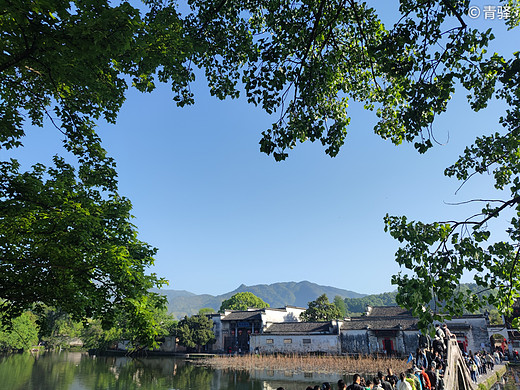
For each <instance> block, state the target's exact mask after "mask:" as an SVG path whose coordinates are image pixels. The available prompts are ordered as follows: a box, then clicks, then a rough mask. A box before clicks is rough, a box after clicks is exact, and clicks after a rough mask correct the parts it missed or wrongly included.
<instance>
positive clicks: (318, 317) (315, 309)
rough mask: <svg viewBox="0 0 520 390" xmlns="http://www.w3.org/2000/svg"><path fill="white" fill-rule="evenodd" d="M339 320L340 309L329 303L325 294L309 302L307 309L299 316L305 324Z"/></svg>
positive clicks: (340, 316)
mask: <svg viewBox="0 0 520 390" xmlns="http://www.w3.org/2000/svg"><path fill="white" fill-rule="evenodd" d="M339 318H342V315H341V311H340V309H339V308H338V307H337V306H336V305H335V304H334V303H330V302H329V298H327V295H325V294H323V295H320V296H319V297H318V298H316V300H315V301H311V302H309V307H308V309H307V310H305V311H304V312H303V313H302V314H300V319H301V320H302V321H305V322H315V321H330V320H337V319H339Z"/></svg>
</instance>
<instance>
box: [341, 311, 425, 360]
mask: <svg viewBox="0 0 520 390" xmlns="http://www.w3.org/2000/svg"><path fill="white" fill-rule="evenodd" d="M417 322H418V321H417V318H415V317H413V316H412V315H411V313H410V312H409V311H407V310H404V309H401V308H400V307H398V306H376V307H372V306H368V307H367V311H366V313H365V315H363V316H361V317H352V318H348V319H345V321H344V322H343V324H342V326H341V349H342V352H343V353H346V354H360V355H369V354H384V355H388V356H390V355H399V356H401V355H408V354H409V353H410V352H411V351H413V352H415V350H416V348H417V347H418V345H419V330H418V327H417Z"/></svg>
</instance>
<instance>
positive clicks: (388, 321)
mask: <svg viewBox="0 0 520 390" xmlns="http://www.w3.org/2000/svg"><path fill="white" fill-rule="evenodd" d="M367 327H368V328H369V329H371V330H392V329H395V330H397V329H399V328H400V327H401V328H402V329H403V330H416V329H417V318H414V317H404V316H403V317H397V316H396V317H372V316H367V317H354V318H352V319H351V320H350V321H345V322H343V325H342V326H341V330H361V329H367Z"/></svg>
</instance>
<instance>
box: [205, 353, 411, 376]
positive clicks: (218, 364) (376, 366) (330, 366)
mask: <svg viewBox="0 0 520 390" xmlns="http://www.w3.org/2000/svg"><path fill="white" fill-rule="evenodd" d="M197 363H199V364H203V365H206V366H210V367H212V368H219V369H239V370H284V371H287V370H289V371H294V372H313V373H325V374H329V373H336V374H342V375H351V374H354V373H356V372H358V373H363V374H376V373H377V372H378V371H383V372H384V373H385V374H386V370H387V369H388V368H391V369H392V370H393V372H394V373H399V372H401V371H405V370H406V369H408V368H410V364H407V363H406V359H393V358H374V357H368V356H367V357H356V358H354V357H348V356H329V355H323V356H315V355H243V356H215V357H212V358H208V359H202V360H200V361H198V362H197Z"/></svg>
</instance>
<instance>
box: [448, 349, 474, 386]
mask: <svg viewBox="0 0 520 390" xmlns="http://www.w3.org/2000/svg"><path fill="white" fill-rule="evenodd" d="M447 348H448V349H447V352H446V354H447V357H446V370H445V372H444V388H445V389H446V390H475V389H477V385H476V384H474V383H473V381H472V380H471V374H470V372H469V369H468V367H467V365H466V361H465V360H464V357H463V356H462V352H461V350H460V348H459V345H458V344H457V340H449V341H448V345H447Z"/></svg>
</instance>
